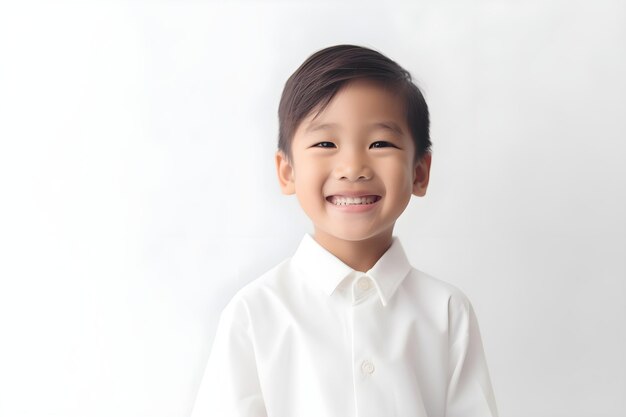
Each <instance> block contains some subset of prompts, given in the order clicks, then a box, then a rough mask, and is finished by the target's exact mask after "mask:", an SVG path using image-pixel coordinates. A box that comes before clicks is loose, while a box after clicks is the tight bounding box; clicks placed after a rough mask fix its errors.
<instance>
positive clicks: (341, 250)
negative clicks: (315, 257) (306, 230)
mask: <svg viewBox="0 0 626 417" xmlns="http://www.w3.org/2000/svg"><path fill="white" fill-rule="evenodd" d="M313 238H314V239H315V241H316V242H317V243H319V244H320V245H321V246H322V247H323V248H324V249H326V250H327V251H329V252H330V253H332V254H333V255H335V256H336V257H337V258H339V259H340V260H341V261H342V262H343V263H345V264H346V265H348V266H349V267H350V268H352V269H354V270H356V271H361V272H367V271H368V270H370V269H371V268H372V267H373V266H374V265H375V264H376V262H378V260H379V259H380V257H381V256H383V254H384V253H385V252H386V251H387V249H389V246H391V241H392V230H389V231H388V232H385V233H383V234H380V235H377V236H374V237H371V238H368V239H364V240H357V241H354V240H343V239H339V238H337V237H335V236H332V235H329V234H328V233H325V232H323V231H320V230H315V234H314V236H313Z"/></svg>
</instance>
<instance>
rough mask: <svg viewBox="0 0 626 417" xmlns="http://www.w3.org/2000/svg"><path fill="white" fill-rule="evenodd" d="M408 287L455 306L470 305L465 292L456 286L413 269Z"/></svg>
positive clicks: (409, 276)
mask: <svg viewBox="0 0 626 417" xmlns="http://www.w3.org/2000/svg"><path fill="white" fill-rule="evenodd" d="M406 286H407V287H409V288H411V289H412V290H414V291H416V292H418V293H419V294H421V295H422V296H424V297H428V298H435V299H437V300H446V301H448V302H450V303H452V304H454V305H469V303H470V302H469V299H468V297H467V295H465V292H463V290H461V289H460V288H459V287H457V286H456V285H453V284H451V283H449V282H447V281H444V280H442V279H439V278H436V277H434V276H432V275H430V274H427V273H426V272H423V271H420V270H419V269H416V268H411V271H410V272H409V275H408V276H407V278H406Z"/></svg>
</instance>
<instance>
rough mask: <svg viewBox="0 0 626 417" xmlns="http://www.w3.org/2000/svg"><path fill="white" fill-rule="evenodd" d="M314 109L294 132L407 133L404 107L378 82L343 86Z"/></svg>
mask: <svg viewBox="0 0 626 417" xmlns="http://www.w3.org/2000/svg"><path fill="white" fill-rule="evenodd" d="M319 109H320V106H318V107H317V108H316V109H314V110H313V111H312V112H311V113H310V114H309V115H307V117H305V118H304V119H303V120H302V123H300V126H299V127H298V131H299V132H300V133H302V134H310V133H313V132H317V131H320V130H328V129H334V130H341V129H348V128H364V127H367V128H370V129H372V128H378V129H387V130H390V131H394V132H395V133H398V134H405V133H406V132H407V121H406V112H405V105H404V100H403V98H402V96H401V95H400V94H399V93H398V92H397V91H395V90H394V89H391V88H386V87H385V86H383V85H382V84H381V83H380V82H377V81H372V80H365V79H364V80H355V81H351V82H349V83H348V84H346V85H345V86H343V87H342V88H341V89H340V90H339V91H338V92H337V93H336V94H335V95H334V97H333V98H332V100H331V101H330V102H329V103H328V105H327V106H326V107H325V108H324V109H323V110H322V111H319Z"/></svg>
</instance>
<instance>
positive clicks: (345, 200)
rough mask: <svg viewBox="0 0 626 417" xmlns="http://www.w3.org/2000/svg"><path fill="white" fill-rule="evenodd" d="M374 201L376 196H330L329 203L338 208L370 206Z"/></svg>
mask: <svg viewBox="0 0 626 417" xmlns="http://www.w3.org/2000/svg"><path fill="white" fill-rule="evenodd" d="M375 201H376V196H373V195H371V196H366V197H340V196H336V195H334V196H332V198H331V203H333V204H335V205H338V206H345V205H348V204H372V203H373V202H375Z"/></svg>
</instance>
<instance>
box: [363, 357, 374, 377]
mask: <svg viewBox="0 0 626 417" xmlns="http://www.w3.org/2000/svg"><path fill="white" fill-rule="evenodd" d="M361 370H362V371H363V373H364V374H370V375H371V374H373V373H374V364H373V363H372V362H370V361H367V360H366V361H363V363H362V364H361Z"/></svg>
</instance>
